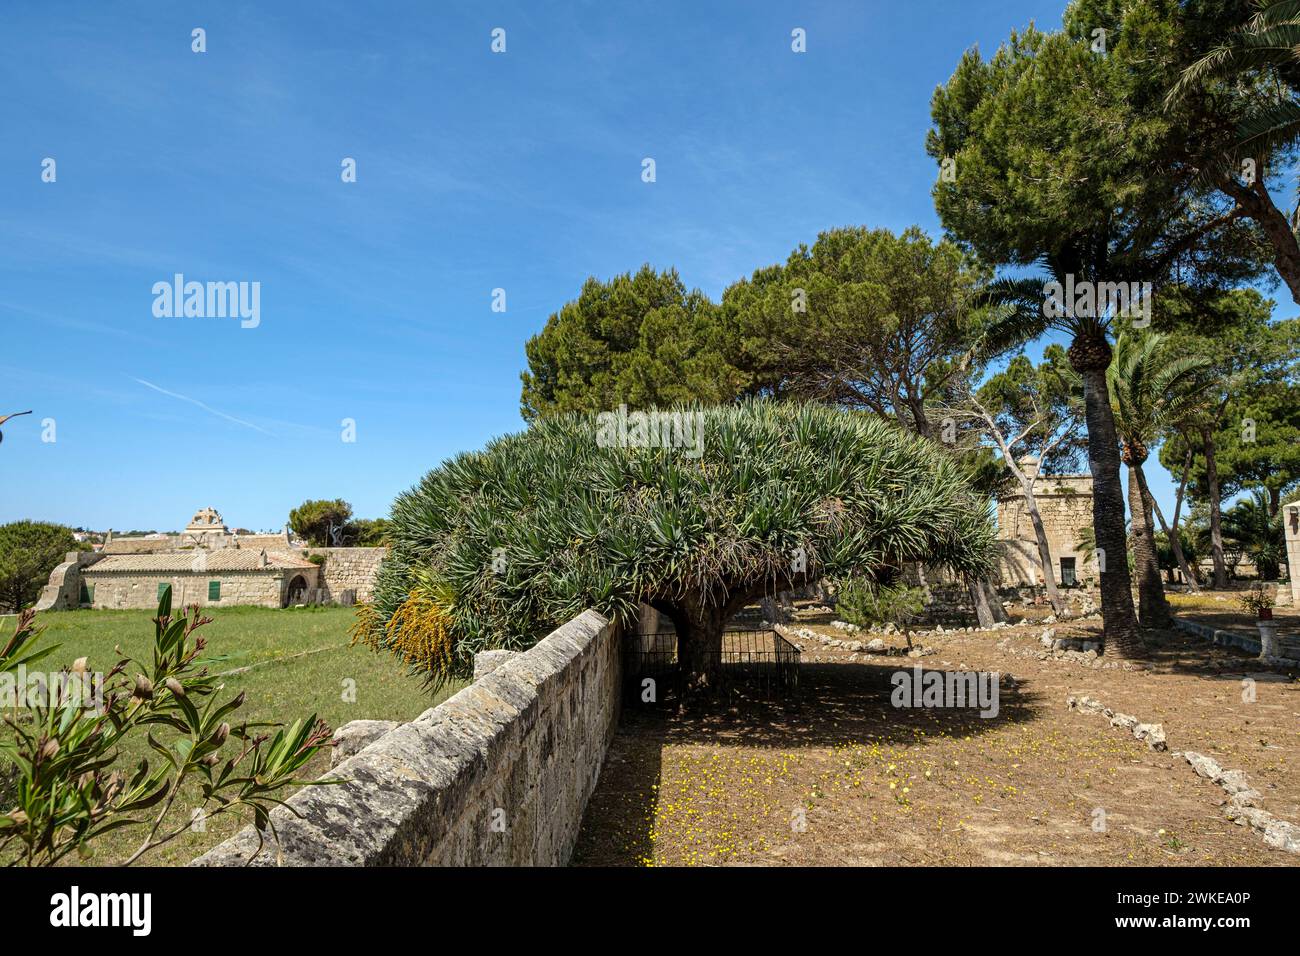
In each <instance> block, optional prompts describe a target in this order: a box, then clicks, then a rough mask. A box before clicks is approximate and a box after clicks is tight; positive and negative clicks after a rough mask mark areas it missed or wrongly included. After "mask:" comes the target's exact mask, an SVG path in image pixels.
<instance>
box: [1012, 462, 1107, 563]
mask: <svg viewBox="0 0 1300 956" xmlns="http://www.w3.org/2000/svg"><path fill="white" fill-rule="evenodd" d="M1019 464H1020V467H1021V468H1022V469H1023V470H1024V471H1025V473H1026V474H1027V475H1037V478H1038V480H1037V481H1036V482H1035V484H1034V501H1035V502H1036V503H1037V504H1038V512H1039V515H1040V516H1041V517H1042V519H1043V528H1044V530H1045V531H1046V532H1047V541H1048V545H1049V546H1050V548H1051V551H1052V562H1053V570H1054V571H1055V574H1056V583H1057V584H1059V585H1063V586H1067V587H1068V586H1073V585H1075V584H1087V583H1088V582H1089V581H1090V580H1095V578H1096V576H1097V575H1096V569H1095V567H1093V562H1092V560H1091V559H1089V557H1088V555H1087V553H1086V552H1085V551H1084V550H1083V549H1082V548H1081V547H1080V539H1081V537H1082V533H1083V532H1084V530H1085V529H1089V528H1091V527H1092V476H1091V475H1038V460H1037V459H1036V458H1026V459H1022V460H1021V461H1020V463H1019ZM997 524H998V546H999V549H1000V550H1001V556H1000V559H999V563H998V577H999V583H1000V584H1002V585H1004V586H1009V585H1040V586H1041V585H1042V583H1043V573H1042V569H1041V568H1040V566H1039V563H1038V539H1037V537H1035V535H1034V526H1033V523H1032V522H1031V521H1030V519H1029V509H1028V507H1027V506H1026V504H1025V498H1024V495H1022V494H1021V493H1020V491H1019V489H1017V490H1016V491H1014V492H1012V493H1009V494H1006V495H1003V496H1000V497H999V498H998V509H997Z"/></svg>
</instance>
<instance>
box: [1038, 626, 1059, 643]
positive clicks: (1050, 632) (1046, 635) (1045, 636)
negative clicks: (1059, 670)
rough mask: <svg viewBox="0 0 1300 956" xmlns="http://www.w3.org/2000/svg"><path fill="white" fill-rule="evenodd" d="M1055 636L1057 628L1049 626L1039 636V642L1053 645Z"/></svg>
mask: <svg viewBox="0 0 1300 956" xmlns="http://www.w3.org/2000/svg"><path fill="white" fill-rule="evenodd" d="M1055 638H1056V628H1053V627H1049V628H1048V629H1047V630H1045V631H1043V633H1042V635H1041V636H1040V637H1039V638H1038V643H1040V644H1042V645H1043V646H1044V647H1051V646H1052V643H1053V641H1054V640H1055Z"/></svg>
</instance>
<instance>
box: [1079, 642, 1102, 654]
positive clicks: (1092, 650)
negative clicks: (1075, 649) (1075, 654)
mask: <svg viewBox="0 0 1300 956" xmlns="http://www.w3.org/2000/svg"><path fill="white" fill-rule="evenodd" d="M1080 648H1081V649H1082V651H1083V652H1084V653H1085V654H1091V655H1093V656H1094V657H1096V656H1097V655H1098V654H1100V653H1101V644H1099V643H1098V642H1097V641H1084V642H1083V643H1082V644H1081V645H1080Z"/></svg>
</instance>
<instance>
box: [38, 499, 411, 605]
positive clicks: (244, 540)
mask: <svg viewBox="0 0 1300 956" xmlns="http://www.w3.org/2000/svg"><path fill="white" fill-rule="evenodd" d="M386 551H387V549H385V548H301V547H298V546H296V545H295V544H294V542H293V541H292V539H291V537H290V535H289V531H288V529H287V528H286V529H285V531H284V533H283V534H278V535H248V534H237V533H235V532H232V531H230V530H229V529H227V527H226V525H225V522H224V521H223V519H222V517H221V514H220V512H218V511H217V510H216V509H215V508H203V509H201V510H200V511H197V512H196V513H195V514H194V517H193V518H191V519H190V523H189V524H188V525H187V526H186V528H185V530H184V532H182V533H181V534H174V535H151V536H147V537H136V538H113V537H112V535H111V533H110V535H109V538H108V540H107V541H106V542H105V543H104V547H103V549H102V550H101V551H99V552H96V553H89V552H74V553H72V554H69V555H68V556H67V560H65V561H64V562H63V563H62V564H60V565H59V566H58V567H57V568H55V569H54V571H53V573H52V574H51V575H50V582H49V584H48V585H46V587H45V590H44V592H43V593H42V594H41V597H40V600H39V601H37V604H36V609H37V610H38V611H48V610H60V609H70V608H78V607H89V608H154V607H157V606H158V600H159V598H161V596H162V593H163V590H164V589H165V588H170V589H171V593H172V606H173V607H176V608H179V607H183V606H185V605H188V604H198V605H200V606H203V607H209V606H233V605H240V604H252V605H260V606H262V607H287V606H289V605H292V604H330V603H335V604H353V603H356V602H357V601H369V600H370V599H371V597H372V595H373V593H374V583H375V576H376V574H377V573H378V571H379V565H380V564H381V563H382V561H383V559H384V555H385V553H386Z"/></svg>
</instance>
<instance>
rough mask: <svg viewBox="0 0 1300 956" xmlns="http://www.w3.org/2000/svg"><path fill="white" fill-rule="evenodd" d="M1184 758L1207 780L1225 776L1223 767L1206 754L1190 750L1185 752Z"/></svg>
mask: <svg viewBox="0 0 1300 956" xmlns="http://www.w3.org/2000/svg"><path fill="white" fill-rule="evenodd" d="M1183 759H1184V760H1186V761H1187V762H1188V763H1189V764H1191V765H1192V769H1193V770H1195V771H1196V772H1197V773H1198V774H1200V775H1201V776H1202V777H1204V778H1205V779H1206V780H1218V779H1219V778H1220V777H1221V776H1223V768H1222V767H1220V766H1219V765H1218V764H1217V763H1215V762H1214V761H1213V760H1211V759H1210V758H1209V757H1207V756H1205V755H1204V754H1198V753H1196V751H1194V750H1189V751H1187V752H1186V753H1184V754H1183Z"/></svg>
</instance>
